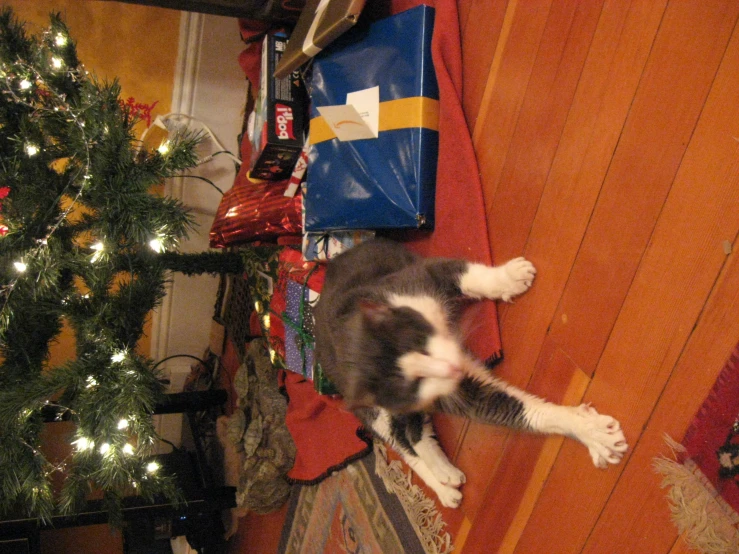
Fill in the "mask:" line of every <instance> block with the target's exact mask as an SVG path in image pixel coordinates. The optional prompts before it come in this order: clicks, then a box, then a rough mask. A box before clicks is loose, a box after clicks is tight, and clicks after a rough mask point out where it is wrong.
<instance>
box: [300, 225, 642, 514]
mask: <svg viewBox="0 0 739 554" xmlns="http://www.w3.org/2000/svg"><path fill="white" fill-rule="evenodd" d="M535 274H536V270H535V269H534V266H533V265H532V264H531V263H530V262H529V261H527V260H525V259H523V258H516V259H514V260H511V261H509V262H507V263H505V264H503V265H501V266H498V267H489V266H485V265H481V264H476V263H469V262H466V261H461V260H450V259H440V258H429V259H424V258H421V257H419V256H416V255H414V254H412V253H410V252H408V251H407V250H406V249H405V248H403V247H402V246H401V245H399V244H398V243H395V242H391V241H388V240H382V239H376V240H373V241H370V242H367V243H364V244H361V245H359V246H357V247H355V248H353V249H351V250H349V251H348V252H346V253H344V254H341V255H340V256H337V257H336V258H334V259H333V260H332V261H331V262H330V263H329V265H328V269H327V272H326V280H325V284H324V288H323V291H322V293H321V297H320V300H319V302H318V305H317V306H316V309H315V312H314V313H315V324H316V325H315V338H316V359H317V361H318V362H319V363H320V364H321V366H322V367H323V370H324V372H325V373H326V375H327V376H328V377H329V379H331V380H332V381H333V383H334V384H335V385H336V387H337V388H338V390H339V392H340V393H341V394H342V395H343V397H344V400H345V402H346V404H347V406H348V407H349V408H350V409H351V410H353V411H354V413H355V414H356V415H357V416H358V417H359V419H360V420H361V421H362V422H363V423H364V425H365V426H366V427H367V428H369V429H371V430H372V431H373V432H374V433H375V434H376V435H377V436H378V437H380V438H381V439H382V440H384V441H386V442H387V443H389V444H390V445H391V446H392V447H393V448H395V449H396V450H397V451H398V452H399V453H400V454H401V455H402V456H403V458H404V459H405V461H406V462H407V463H408V465H409V466H410V467H411V468H412V469H413V470H414V471H415V472H416V473H417V474H418V476H419V477H420V478H421V479H423V480H424V481H425V482H426V484H428V485H429V487H431V488H432V489H433V490H434V491H435V492H436V494H437V495H438V496H439V499H440V501H441V503H442V504H443V505H444V506H449V507H457V506H459V503H460V502H461V500H462V493H461V492H460V490H459V488H460V486H461V485H462V484H463V483H464V481H465V476H464V474H463V473H462V472H461V471H460V470H459V469H457V468H456V467H455V466H454V465H452V463H451V462H450V461H449V459H448V458H447V457H446V456H445V455H444V453H443V451H442V450H441V447H440V446H439V444H438V442H437V440H436V437H435V435H434V430H433V427H432V424H431V418H430V415H429V413H430V412H433V411H435V410H436V411H442V412H446V413H450V414H455V415H459V416H464V417H470V418H472V419H475V420H478V421H482V422H485V423H489V424H494V425H504V426H506V427H510V428H514V429H521V430H525V431H532V432H536V433H554V434H562V435H567V436H569V437H572V438H574V439H577V440H579V441H580V442H581V443H583V444H584V445H585V446H586V447H587V448H588V450H589V452H590V456H591V457H592V459H593V463H594V464H595V465H596V466H597V467H600V468H603V467H607V466H608V464H609V463H610V464H616V463H618V462H620V461H621V458H622V457H623V455H624V453H625V452H626V450H627V448H628V447H627V444H626V439H625V437H624V434H623V432H622V431H621V426H620V424H619V423H618V421H616V420H615V419H613V418H612V417H610V416H606V415H601V414H599V413H598V412H597V411H595V409H594V408H592V407H590V406H588V405H581V406H579V407H570V406H560V405H557V404H552V403H550V402H547V401H545V400H542V399H540V398H538V397H536V396H533V395H531V394H528V393H526V392H524V391H522V390H520V389H518V388H516V387H514V386H512V385H510V384H508V383H506V382H504V381H502V380H500V379H498V378H496V377H494V376H492V375H491V373H490V371H489V370H488V369H487V368H486V367H485V366H484V365H483V364H482V363H481V362H480V361H478V360H477V359H475V358H474V357H473V356H472V355H470V354H469V353H468V352H467V351H466V350H465V348H464V347H463V346H462V344H461V337H459V336H457V333H456V329H457V326H456V315H457V314H456V311H457V310H456V307H457V304H458V303H457V302H456V301H457V300H458V299H460V298H463V297H470V298H476V299H479V298H489V299H502V300H504V301H509V300H511V299H512V298H513V297H514V296H517V295H519V294H521V293H523V292H525V291H526V290H527V289H528V288H529V287H530V286H531V284H532V282H533V279H534V276H535Z"/></svg>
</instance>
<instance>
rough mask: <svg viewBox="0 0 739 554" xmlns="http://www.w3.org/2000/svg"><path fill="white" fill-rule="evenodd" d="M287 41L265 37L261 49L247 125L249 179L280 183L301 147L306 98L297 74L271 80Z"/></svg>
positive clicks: (282, 37) (280, 36) (303, 134)
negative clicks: (255, 92)
mask: <svg viewBox="0 0 739 554" xmlns="http://www.w3.org/2000/svg"><path fill="white" fill-rule="evenodd" d="M286 45H287V38H286V37H285V36H284V35H281V34H274V35H267V36H266V37H265V38H264V43H263V46H262V70H261V77H260V86H259V94H258V95H257V101H256V104H255V106H254V113H253V114H252V120H251V121H250V122H249V140H250V141H251V145H252V154H251V165H250V167H251V176H252V177H253V178H256V179H268V180H272V181H281V180H283V179H287V178H289V177H290V175H291V174H292V171H293V168H294V167H295V163H296V162H297V161H298V158H299V157H300V152H301V151H302V150H303V146H304V145H305V134H306V130H307V123H308V122H307V117H306V108H307V102H308V97H307V94H306V91H305V87H304V85H303V80H302V78H301V76H300V72H299V71H297V70H296V71H293V72H292V73H290V74H289V75H288V76H287V77H283V78H281V79H275V78H274V77H273V76H272V75H273V74H274V71H275V67H277V64H278V63H279V61H280V58H281V57H282V54H283V53H284V52H285V47H286Z"/></svg>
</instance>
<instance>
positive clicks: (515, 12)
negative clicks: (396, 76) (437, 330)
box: [472, 0, 552, 254]
mask: <svg viewBox="0 0 739 554" xmlns="http://www.w3.org/2000/svg"><path fill="white" fill-rule="evenodd" d="M551 4H552V0H527V1H526V2H521V1H518V0H511V1H510V2H509V3H508V5H507V7H506V13H505V16H504V20H503V24H502V28H501V32H500V38H499V39H498V42H497V46H496V50H495V53H494V56H493V60H492V63H491V65H490V71H489V73H488V76H487V80H486V83H485V90H484V92H483V95H482V100H481V102H480V112H479V114H478V117H477V119H476V121H475V126H474V127H473V129H472V143H473V145H474V147H475V153H476V154H477V160H478V164H479V166H480V175H481V177H482V182H483V195H484V196H485V201H486V203H488V202H489V201H490V199H491V198H493V197H494V196H495V189H496V187H497V185H498V181H499V179H500V174H501V171H502V168H503V164H504V162H505V157H506V154H507V152H508V145H509V144H510V141H511V138H512V137H513V132H514V130H515V126H516V121H517V119H518V114H519V111H520V110H521V105H522V104H523V98H524V93H525V91H526V87H527V85H528V82H529V77H530V75H531V70H532V68H533V66H534V61H535V59H536V53H537V51H538V49H539V43H540V41H541V36H542V33H543V32H544V27H545V25H546V22H547V18H548V14H549V8H550V6H551ZM494 254H495V253H494Z"/></svg>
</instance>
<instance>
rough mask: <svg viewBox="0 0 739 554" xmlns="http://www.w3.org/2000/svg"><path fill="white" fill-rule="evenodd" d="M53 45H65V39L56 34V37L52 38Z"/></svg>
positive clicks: (61, 35)
mask: <svg viewBox="0 0 739 554" xmlns="http://www.w3.org/2000/svg"><path fill="white" fill-rule="evenodd" d="M54 44H56V45H57V46H64V45H65V44H67V37H66V36H64V35H63V34H62V33H57V35H56V37H54Z"/></svg>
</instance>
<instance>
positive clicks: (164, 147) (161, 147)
mask: <svg viewBox="0 0 739 554" xmlns="http://www.w3.org/2000/svg"><path fill="white" fill-rule="evenodd" d="M157 151H158V152H159V153H160V154H161V155H162V156H166V155H167V153H168V152H169V141H168V140H165V141H164V142H162V144H160V145H159V148H157Z"/></svg>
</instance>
